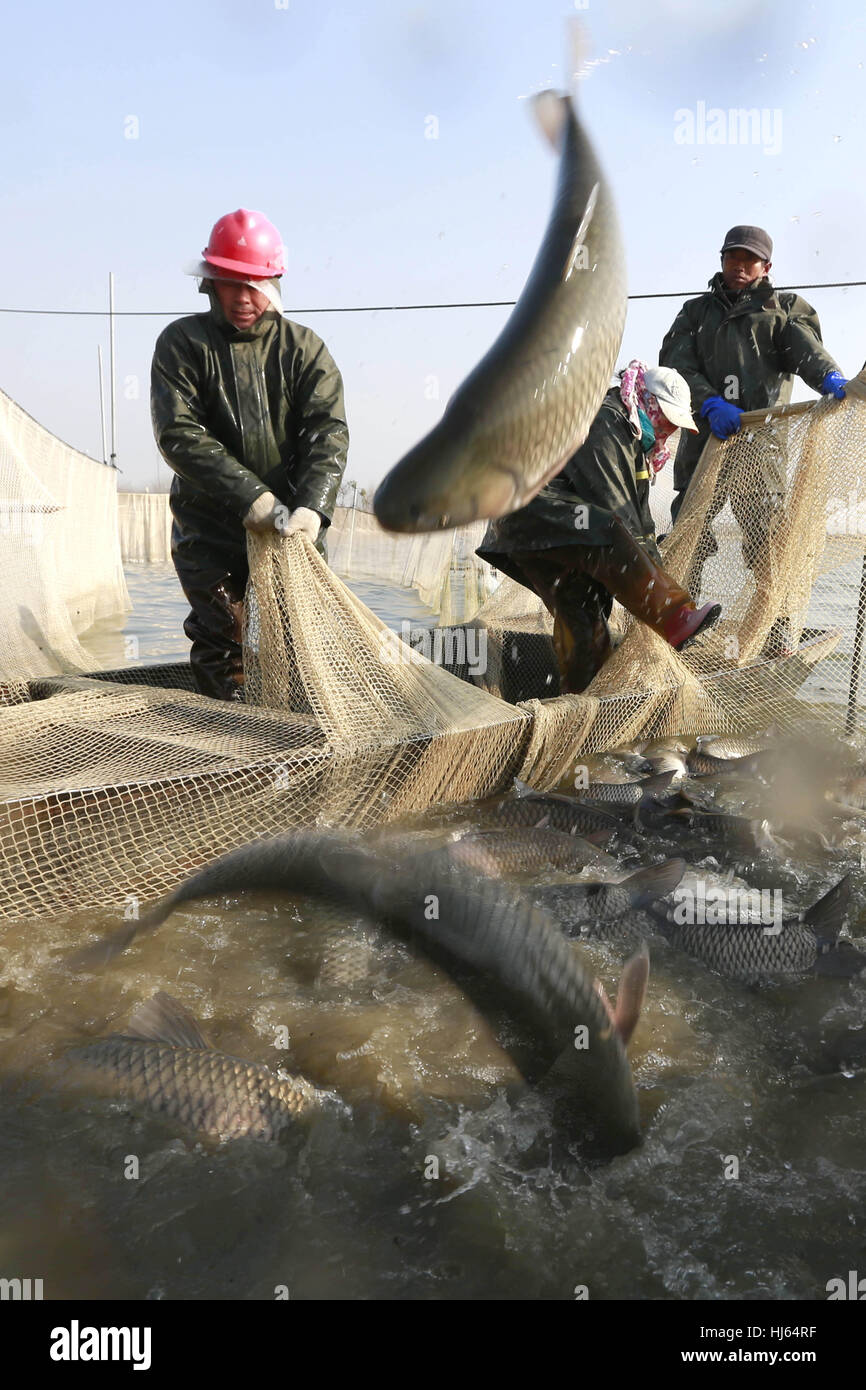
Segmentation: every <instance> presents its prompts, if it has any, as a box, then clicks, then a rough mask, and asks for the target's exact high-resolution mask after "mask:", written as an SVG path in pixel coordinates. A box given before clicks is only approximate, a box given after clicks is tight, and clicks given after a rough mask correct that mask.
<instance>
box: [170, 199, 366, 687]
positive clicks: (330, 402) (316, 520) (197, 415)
mask: <svg viewBox="0 0 866 1390" xmlns="http://www.w3.org/2000/svg"><path fill="white" fill-rule="evenodd" d="M202 256H203V259H202V260H201V261H198V262H196V263H195V264H194V265H192V266H190V267H189V268H188V270H187V272H186V273H187V274H189V275H195V276H196V277H198V278H199V279H200V281H201V285H200V289H201V291H202V293H204V294H207V296H208V298H209V300H210V311H209V312H207V313H203V314H193V315H190V316H189V317H188V318H182V319H176V320H175V321H174V323H170V324H169V325H168V327H167V328H165V329H164V330H163V332H162V333H161V334H160V335H159V338H158V339H157V342H156V348H155V350H154V354H153V366H152V372H151V416H152V419H153V431H154V435H155V437H156V442H157V446H158V448H159V451H160V453H161V454H162V456H163V458H164V459H165V461H166V463H167V464H168V465H169V467H170V468H172V469H173V470H174V473H175V477H174V479H173V481H172V486H171V510H172V515H173V517H174V525H173V527H172V538H171V549H172V558H173V560H174V565H175V569H176V570H177V573H178V578H179V579H180V582H181V586H182V588H183V591H184V593H185V594H186V597H187V599H188V600H189V603H190V607H191V609H192V611H191V613H190V615H189V617H188V618H187V619H186V621H185V623H184V632H185V633H186V635H187V636H188V637H189V638H190V640H191V642H192V651H191V653H190V662H191V665H192V670H193V675H194V678H195V681H196V685H197V687H198V689H199V691H200V692H201V693H202V694H203V695H210V696H213V697H214V698H216V699H223V700H232V699H235V700H242V699H243V660H242V652H241V635H242V613H243V598H244V590H245V588H246V582H247V578H248V568H247V553H246V540H245V536H244V528H246V529H247V530H249V531H259V532H266V531H275V532H277V533H278V534H280V535H283V536H289V535H292V534H293V533H294V532H296V531H301V532H303V533H304V534H305V535H307V536H308V537H309V539H310V540H311V541H312V542H313V544H314V545H315V546H316V548H317V549H318V550H319V551H320V552H321V554H323V555H324V554H325V553H326V551H325V545H324V532H325V530H326V529H327V527H328V526H329V525H330V522H331V517H332V515H333V511H334V506H335V504H336V499H337V488H338V486H339V483H340V479H341V478H342V476H343V471H344V469H345V467H346V452H347V449H348V444H349V431H348V429H347V426H346V416H345V408H344V405H343V382H342V378H341V377H340V373H339V371H338V370H337V367H336V365H335V363H334V360H333V358H332V357H331V354H330V353H329V352H328V349H327V348H326V347H325V345H324V343H323V342H322V340H321V338H319V337H318V336H317V335H316V334H315V333H313V332H312V330H311V329H309V328H304V327H303V326H302V325H301V324H297V323H292V322H291V320H290V319H285V318H283V316H282V300H281V298H280V276H281V275H282V274H283V271H284V270H285V260H284V249H283V245H282V241H281V239H280V234H279V232H278V231H277V229H276V227H274V225H273V224H272V223H271V222H269V221H268V219H267V218H266V217H265V216H264V215H263V214H262V213H260V212H251V211H249V210H248V209H246V208H238V210H237V211H236V212H232V213H228V214H227V215H226V216H225V217H221V218H220V219H219V221H218V222H217V223H216V224H215V225H214V228H213V230H212V232H211V234H210V240H209V242H208V244H207V247H206V249H205V250H204V251H203V253H202Z"/></svg>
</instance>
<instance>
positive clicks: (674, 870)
mask: <svg viewBox="0 0 866 1390" xmlns="http://www.w3.org/2000/svg"><path fill="white" fill-rule="evenodd" d="M685 871H686V861H685V859H666V860H665V862H664V863H663V864H653V865H652V867H651V868H649V869H638V870H637V872H636V873H633V874H629V876H628V878H624V879H623V880H622V882H621V883H620V887H621V888H625V889H627V890H628V893H629V895H630V897H631V900H632V905H633V906H634V907H646V905H647V904H648V903H654V902H655V901H656V899H657V898H664V897H667V895H668V893H672V892H673V891H674V889H675V888H676V886H677V884H678V883H679V881H680V879H681V878H682V876H683V874H684V873H685Z"/></svg>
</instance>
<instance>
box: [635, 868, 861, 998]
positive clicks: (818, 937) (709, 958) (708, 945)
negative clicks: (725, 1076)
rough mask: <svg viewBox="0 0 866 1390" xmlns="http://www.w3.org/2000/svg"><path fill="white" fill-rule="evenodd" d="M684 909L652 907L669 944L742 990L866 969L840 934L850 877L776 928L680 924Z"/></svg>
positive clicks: (849, 903)
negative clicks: (755, 986)
mask: <svg viewBox="0 0 866 1390" xmlns="http://www.w3.org/2000/svg"><path fill="white" fill-rule="evenodd" d="M683 906H684V905H683V904H682V903H677V904H675V905H673V906H669V907H667V908H665V909H661V908H659V907H652V908H651V909H650V910H651V912H652V915H654V916H655V917H657V918H658V920H659V921H660V922H661V921H662V920H664V921H666V922H667V924H668V925H667V927H666V928H663V930H664V932H665V935H666V936H667V938H668V940H669V941H670V943H671V944H672V945H673V946H675V947H677V948H678V949H679V950H681V951H683V952H685V954H686V955H689V956H692V957H693V958H695V959H696V960H699V961H701V963H702V964H704V965H706V966H708V967H709V968H710V969H711V970H713V971H715V972H716V973H717V974H719V975H724V976H725V977H726V978H727V979H729V980H736V981H739V982H740V983H742V984H766V983H771V982H773V981H780V980H786V979H795V978H800V977H801V976H804V975H808V974H820V975H831V976H840V977H842V978H849V977H850V976H852V975H856V974H859V972H860V971H861V970H863V969H864V968H866V954H864V953H863V952H862V951H860V950H858V949H857V947H855V946H854V945H853V943H852V942H850V941H848V940H847V939H843V940H839V933H840V931H841V930H842V927H843V926H844V924H845V920H846V918H847V916H848V914H849V912H850V911H851V906H852V892H851V879H850V875H846V876H845V877H844V878H843V879H840V881H839V882H838V883H837V884H836V885H835V886H834V887H833V888H831V889H830V890H829V892H827V893H825V894H824V896H823V897H822V898H820V899H819V900H818V901H817V902H816V903H813V905H812V906H811V907H810V908H808V909H807V911H806V912H805V913H803V915H802V917H798V918H795V919H793V920H791V919H789V920H787V921H782V922H780V923H779V924H778V928H776V925H775V924H774V923H773V924H771V923H767V924H766V925H757V924H755V923H754V922H746V923H742V922H720V921H715V922H704V923H699V922H695V923H690V922H685V921H681V920H680V921H678V920H677V918H678V917H679V918H682V917H683V916H684V915H685V914H684V911H683Z"/></svg>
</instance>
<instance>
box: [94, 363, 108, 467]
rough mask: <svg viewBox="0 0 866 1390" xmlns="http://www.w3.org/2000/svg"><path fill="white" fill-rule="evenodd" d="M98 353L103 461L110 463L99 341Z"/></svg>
mask: <svg viewBox="0 0 866 1390" xmlns="http://www.w3.org/2000/svg"><path fill="white" fill-rule="evenodd" d="M96 355H97V358H98V361H99V420H100V423H101V425H102V462H103V463H106V464H107V463H108V447H107V445H106V443H105V384H104V382H103V380H102V344H101V343H97V345H96Z"/></svg>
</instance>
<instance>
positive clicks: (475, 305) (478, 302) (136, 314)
mask: <svg viewBox="0 0 866 1390" xmlns="http://www.w3.org/2000/svg"><path fill="white" fill-rule="evenodd" d="M864 285H866V280H829V281H826V282H825V283H822V284H812V285H774V286H773V288H774V290H777V291H790V290H848V289H859V288H862V287H863V286H864ZM699 294H706V290H665V291H663V292H657V293H654V294H630V295H628V298H629V299H630V300H631V299H634V300H637V299H693V298H695V297H696V296H697V295H699ZM516 303H517V301H516V300H515V299H474V300H473V299H470V300H466V301H464V302H459V303H453V304H451V303H449V304H358V305H354V304H353V305H343V306H338V307H336V308H333V307H327V308H322V307H319V308H315V309H286V310H284V312H285V313H287V314H395V313H400V312H406V311H411V310H416V309H513V308H514V305H515V304H516ZM0 314H54V315H58V316H60V317H63V318H65V317H71V318H103V319H105V318H108V317H109V311H108V310H107V309H10V308H0ZM188 314H189V310H188V309H115V311H114V317H115V318H128V319H129V318H132V319H135V318H139V319H148V318H151V319H171V318H183V317H185V316H186V315H188Z"/></svg>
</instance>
